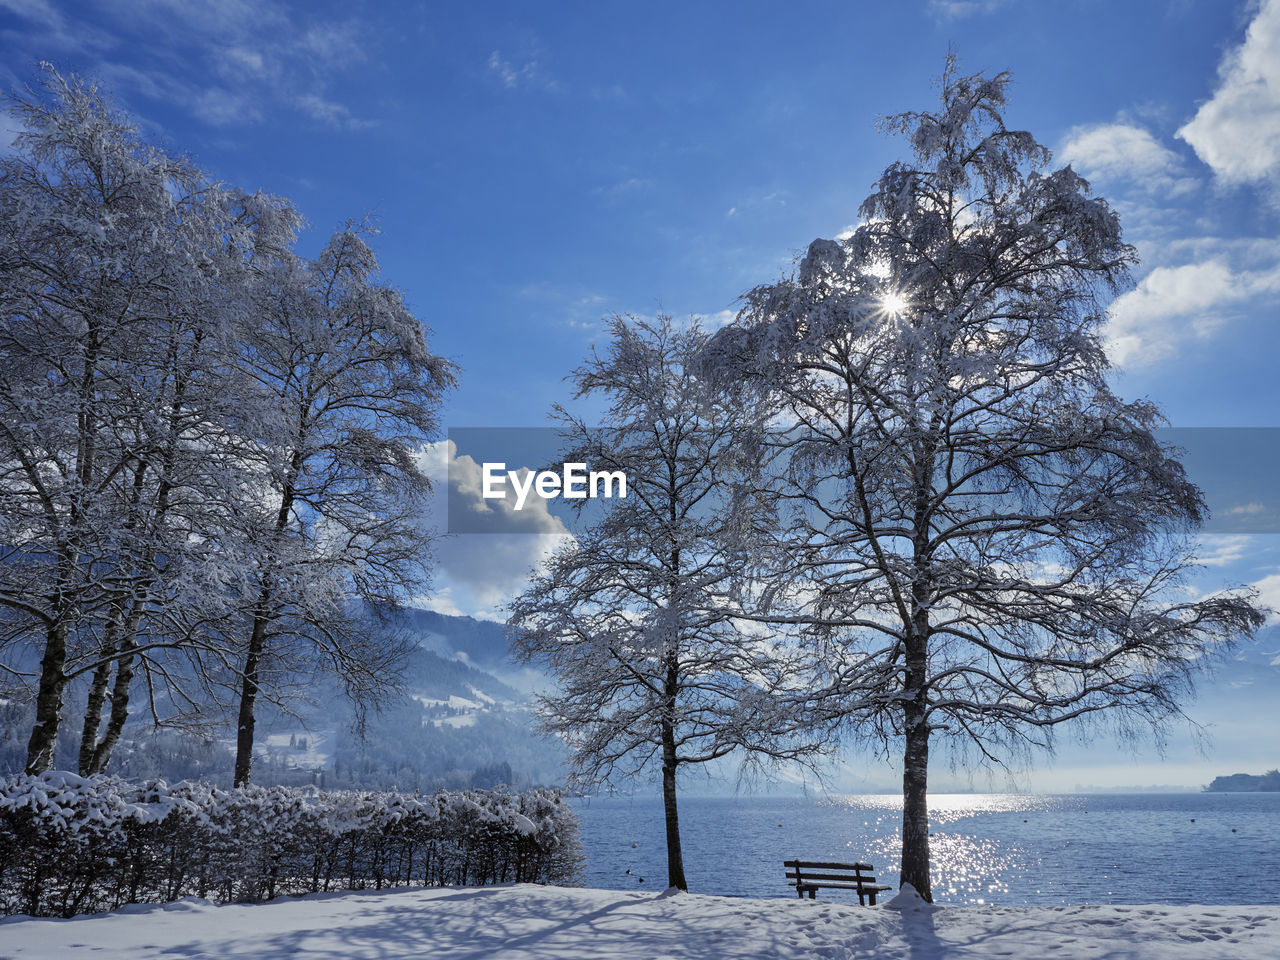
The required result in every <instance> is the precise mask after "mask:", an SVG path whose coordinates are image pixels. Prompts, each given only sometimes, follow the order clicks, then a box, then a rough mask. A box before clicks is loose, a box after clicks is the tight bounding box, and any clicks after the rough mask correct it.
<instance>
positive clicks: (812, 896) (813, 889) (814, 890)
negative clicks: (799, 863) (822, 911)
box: [809, 887, 818, 900]
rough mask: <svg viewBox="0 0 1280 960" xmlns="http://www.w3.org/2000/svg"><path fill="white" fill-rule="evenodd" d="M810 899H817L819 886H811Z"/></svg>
mask: <svg viewBox="0 0 1280 960" xmlns="http://www.w3.org/2000/svg"><path fill="white" fill-rule="evenodd" d="M809 899H810V900H817V899H818V888H817V887H810V888H809Z"/></svg>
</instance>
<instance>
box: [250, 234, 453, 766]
mask: <svg viewBox="0 0 1280 960" xmlns="http://www.w3.org/2000/svg"><path fill="white" fill-rule="evenodd" d="M366 232H367V231H364V230H362V229H361V228H359V227H356V226H350V225H349V226H348V227H347V228H346V229H343V230H340V231H338V232H337V233H335V234H334V235H333V237H332V238H331V239H330V241H329V243H328V245H327V246H326V247H325V248H324V250H323V251H322V252H321V254H320V256H319V257H318V258H317V259H316V260H315V261H305V260H300V259H296V258H287V257H286V258H281V259H280V260H279V261H278V262H277V263H276V264H275V265H274V266H273V268H272V269H271V270H269V271H267V272H265V273H264V275H263V276H262V278H261V280H260V282H259V284H258V286H257V287H256V291H255V313H254V315H253V318H252V322H250V323H247V324H246V325H245V326H244V329H243V331H242V338H243V339H242V341H241V344H240V354H241V356H240V359H239V363H240V367H241V369H242V370H244V371H245V372H247V374H248V375H249V376H250V377H251V379H252V380H253V382H254V384H255V387H256V397H255V398H254V399H253V401H252V404H251V406H250V407H248V408H247V409H246V415H245V419H244V423H243V425H242V426H241V428H240V429H239V431H238V434H239V436H241V437H243V438H246V439H249V440H250V441H251V442H249V443H246V444H245V445H244V446H243V448H242V449H241V456H242V457H243V458H244V461H245V465H246V471H247V476H248V480H247V487H248V491H249V496H248V498H247V500H246V504H245V510H244V516H243V518H242V525H241V526H240V528H239V532H238V536H240V537H242V538H243V539H244V541H245V542H246V543H247V544H248V553H249V556H250V557H251V558H252V562H251V567H250V568H251V571H252V572H251V575H250V576H249V578H248V580H247V600H246V608H247V611H248V613H247V624H246V626H245V628H244V629H245V635H246V636H245V642H244V645H243V649H242V653H241V656H242V660H241V669H240V672H239V675H238V677H237V683H238V685H239V714H238V721H237V744H236V768H235V783H236V784H237V785H243V784H245V783H247V782H248V780H249V775H250V768H251V765H252V762H253V738H254V710H255V704H256V702H257V698H258V695H259V692H260V691H261V689H262V684H263V679H264V671H266V670H269V669H272V664H273V660H274V662H275V663H276V664H279V663H281V662H284V661H282V658H285V657H286V656H288V655H290V654H299V653H300V654H301V655H302V656H304V657H306V658H309V659H312V660H315V659H318V660H319V661H320V662H321V663H323V664H327V665H328V666H329V667H331V668H332V669H334V670H335V671H336V672H337V674H338V675H339V676H340V677H341V678H342V679H343V681H344V682H345V683H346V685H347V688H348V690H349V692H350V693H351V694H352V695H353V697H354V698H355V699H357V700H362V699H368V698H371V697H376V696H377V694H378V692H379V688H381V687H383V686H385V685H386V684H387V683H388V682H389V680H390V679H391V677H392V675H393V673H394V671H393V669H392V667H393V665H394V663H395V661H396V659H397V657H398V656H399V650H398V647H397V644H396V643H395V642H392V643H390V644H388V643H386V642H385V641H386V638H387V636H389V635H388V634H386V633H384V632H382V631H377V630H370V629H369V628H368V623H367V622H366V621H365V620H364V618H363V617H362V616H361V615H360V614H358V613H356V612H355V611H356V608H357V605H358V604H360V603H363V604H365V605H366V607H364V609H374V608H383V607H385V606H386V605H389V604H393V603H394V602H395V601H396V600H398V599H400V598H403V596H404V595H405V594H406V593H409V592H418V591H419V590H420V589H421V587H422V585H423V583H424V580H425V573H426V568H425V564H426V562H427V560H428V557H429V554H428V541H427V539H426V535H425V533H424V530H423V526H422V522H421V520H422V518H421V502H422V497H423V496H424V495H425V494H426V493H427V492H428V490H429V484H428V481H427V478H426V476H425V475H424V474H423V473H422V471H421V470H420V468H419V466H418V463H417V460H416V458H415V452H416V450H417V449H418V447H419V446H420V445H421V444H423V443H425V442H427V441H428V440H430V439H432V437H433V436H434V434H435V432H436V429H437V423H436V412H437V410H438V408H439V405H440V402H441V399H442V397H443V394H444V392H445V391H446V390H447V389H448V388H449V387H451V386H452V384H453V382H454V368H453V365H452V364H450V363H449V362H447V361H445V360H443V359H441V358H440V357H437V356H435V355H434V354H432V353H431V352H430V351H429V350H428V348H427V339H426V331H425V328H424V327H423V324H422V323H421V321H420V320H418V318H417V317H415V316H414V315H413V314H412V313H411V312H410V311H409V309H408V308H407V307H406V306H405V304H404V301H403V298H402V297H401V296H400V294H399V293H398V292H397V291H396V290H394V289H393V288H391V287H389V286H386V285H385V284H383V283H380V282H379V279H378V275H377V273H378V264H377V260H376V259H375V257H374V254H373V251H372V250H371V249H370V248H369V246H368V244H367V243H366V242H365V239H364V233H366ZM295 662H296V661H295Z"/></svg>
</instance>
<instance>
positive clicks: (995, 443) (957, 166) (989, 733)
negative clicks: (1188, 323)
mask: <svg viewBox="0 0 1280 960" xmlns="http://www.w3.org/2000/svg"><path fill="white" fill-rule="evenodd" d="M1007 82H1008V75H1007V74H1000V75H998V76H996V77H993V78H990V79H988V78H985V77H983V76H981V75H976V76H967V77H962V76H958V75H957V74H956V71H955V65H954V61H952V60H949V61H948V64H947V69H946V71H945V73H944V76H943V78H942V95H941V107H940V109H939V110H938V112H936V113H928V112H925V113H908V114H903V115H900V116H895V117H891V118H889V119H888V120H886V121H885V126H887V127H888V128H889V129H890V130H893V131H897V132H901V133H903V134H905V135H906V136H907V137H908V138H909V140H910V143H911V146H912V149H913V152H914V159H913V160H912V161H910V162H900V163H895V164H893V165H892V166H890V167H889V168H888V169H887V170H886V171H885V173H884V175H883V176H882V177H881V178H880V180H879V182H878V183H877V185H876V187H875V190H874V192H873V193H872V194H871V196H870V197H869V198H868V199H867V201H866V202H865V204H864V205H863V207H862V210H861V215H862V217H863V221H862V223H861V225H860V226H859V227H858V228H857V230H856V231H855V232H854V233H853V235H852V236H851V237H849V238H848V239H846V240H843V241H839V242H836V241H829V240H818V241H815V242H814V243H813V244H812V245H811V246H810V247H809V250H808V253H807V255H806V256H805V257H804V258H803V260H802V261H801V262H800V264H799V269H798V271H797V272H796V274H795V275H794V276H793V277H791V278H789V279H786V280H783V281H782V282H779V283H776V284H773V285H770V286H765V287H760V288H758V289H756V290H753V291H752V292H751V293H750V294H748V295H747V298H746V303H747V305H746V307H745V309H744V310H743V311H742V313H741V314H740V315H739V317H738V319H737V322H736V323H735V324H734V325H732V326H731V327H729V328H727V329H725V330H724V331H722V332H721V333H720V334H719V335H718V336H717V337H716V338H715V341H714V343H713V344H712V346H711V349H710V350H709V351H708V355H707V356H708V359H707V363H708V364H709V365H710V367H712V368H713V369H715V370H717V371H718V372H719V373H720V374H721V375H722V376H725V377H726V378H728V377H730V375H735V376H739V377H745V378H747V382H748V385H749V387H750V388H752V389H754V390H755V391H756V395H757V396H759V397H763V398H768V399H769V400H770V401H771V402H772V403H773V404H774V407H773V409H774V410H775V411H776V412H777V413H778V415H779V420H778V422H780V423H782V424H783V425H784V426H783V428H781V429H780V430H779V433H778V435H777V436H776V437H775V443H776V444H777V445H778V449H779V450H781V451H782V452H784V453H785V454H786V456H787V457H788V466H787V470H786V472H785V474H784V481H783V483H782V484H781V488H780V489H781V492H782V494H783V495H784V497H785V498H786V500H787V501H789V503H790V504H791V506H792V510H791V511H790V520H791V532H790V536H789V541H790V554H791V556H790V560H789V562H788V565H787V566H786V567H785V568H784V569H783V570H782V571H781V574H780V581H781V583H780V586H779V588H778V591H777V595H776V597H777V606H776V607H775V611H774V612H775V617H776V618H778V619H789V620H790V621H791V622H796V623H800V624H803V625H805V626H807V627H808V629H809V630H810V632H811V633H812V634H813V636H814V637H815V638H817V639H820V640H821V641H822V642H823V643H824V644H825V646H824V651H825V656H826V667H827V673H828V681H829V685H828V688H827V689H828V692H829V693H830V694H831V695H832V696H833V697H834V698H836V699H835V700H834V701H833V702H834V704H835V706H834V707H833V710H834V711H835V712H836V713H839V714H843V715H844V716H845V717H846V718H847V720H848V721H849V723H850V724H852V725H853V726H854V728H855V729H856V730H859V731H863V732H867V733H871V734H873V735H874V736H876V737H878V738H879V742H880V743H881V744H882V745H883V747H884V749H885V750H886V751H888V749H889V747H890V745H891V744H893V743H897V744H900V747H901V750H902V754H901V756H902V764H903V797H904V805H903V823H902V842H903V847H902V882H903V883H904V884H905V883H909V884H911V885H912V886H914V887H915V888H916V890H917V891H918V892H919V893H920V894H921V895H922V896H923V897H925V898H926V899H930V898H931V890H930V882H929V823H928V806H927V797H926V792H927V783H928V770H929V750H930V745H931V743H933V742H934V741H935V740H937V739H944V740H945V741H947V742H948V743H950V744H951V745H953V746H956V747H960V746H962V745H964V744H967V745H968V746H969V748H972V749H975V750H976V751H977V752H978V753H979V754H980V755H981V756H982V757H983V758H985V759H986V760H987V761H991V762H997V761H999V760H1000V758H1001V756H1002V755H1004V754H1005V751H1007V750H1008V749H1010V748H1017V747H1019V746H1021V747H1046V746H1050V745H1051V743H1052V737H1051V733H1052V730H1053V728H1054V727H1055V726H1056V725H1058V724H1061V723H1064V722H1067V721H1074V720H1081V719H1084V718H1087V717H1090V716H1092V715H1095V714H1099V713H1100V712H1102V711H1105V714H1104V715H1103V716H1105V717H1107V718H1110V719H1113V720H1115V721H1116V722H1117V723H1120V724H1122V725H1123V724H1125V723H1133V722H1135V721H1136V729H1139V730H1141V729H1144V728H1146V727H1147V722H1148V721H1149V722H1150V723H1151V724H1152V725H1158V724H1160V723H1161V722H1162V721H1166V720H1168V719H1169V718H1172V717H1176V716H1178V715H1179V712H1180V711H1179V700H1180V697H1181V696H1182V695H1183V694H1185V693H1187V692H1188V691H1189V690H1190V688H1191V683H1192V680H1193V678H1194V674H1195V672H1196V670H1197V668H1198V667H1199V666H1200V665H1201V664H1203V663H1204V662H1205V660H1206V659H1207V658H1206V654H1210V653H1212V652H1213V651H1214V650H1215V649H1216V648H1217V647H1218V646H1219V645H1221V644H1224V643H1228V642H1230V641H1231V640H1232V639H1233V638H1235V637H1238V636H1242V635H1247V634H1249V633H1251V632H1252V631H1253V630H1255V629H1257V628H1258V627H1259V626H1260V625H1261V624H1262V615H1261V614H1260V613H1259V611H1258V609H1257V608H1256V607H1255V606H1254V603H1253V599H1254V598H1253V597H1251V596H1249V595H1247V594H1245V593H1241V592H1236V593H1223V594H1218V595H1214V596H1210V597H1205V598H1201V599H1192V598H1191V596H1190V595H1189V594H1188V593H1187V592H1185V591H1184V590H1183V589H1181V587H1182V584H1183V577H1184V574H1185V572H1186V571H1187V570H1188V569H1190V568H1191V566H1192V565H1193V562H1194V554H1193V549H1194V539H1193V537H1192V536H1191V534H1193V533H1194V531H1195V529H1196V528H1197V526H1198V525H1199V523H1200V521H1201V518H1202V516H1203V513H1204V504H1203V501H1202V498H1201V494H1200V491H1199V490H1198V489H1197V488H1196V487H1195V486H1194V485H1193V484H1192V483H1191V482H1190V481H1189V480H1188V479H1187V477H1186V476H1185V474H1184V472H1183V469H1182V467H1181V466H1180V465H1179V463H1178V461H1177V459H1176V458H1175V451H1172V450H1170V449H1168V448H1166V447H1163V446H1162V445H1161V444H1160V443H1159V442H1158V441H1157V440H1156V439H1155V438H1154V436H1153V433H1152V431H1153V429H1154V428H1155V427H1156V426H1157V425H1158V424H1159V423H1160V422H1161V420H1160V415H1159V411H1158V410H1157V408H1156V407H1155V406H1153V405H1152V404H1151V403H1148V402H1143V401H1139V402H1132V403H1130V402H1125V401H1122V400H1121V399H1120V398H1118V397H1117V396H1116V395H1115V394H1114V393H1113V392H1112V390H1111V388H1110V387H1109V386H1108V384H1107V381H1106V374H1107V369H1108V363H1107V358H1106V356H1105V354H1104V352H1103V348H1102V345H1101V342H1100V327H1101V325H1102V323H1103V322H1104V320H1105V317H1106V313H1105V308H1104V303H1105V298H1106V296H1107V295H1108V294H1110V293H1113V292H1114V291H1115V290H1116V289H1118V287H1119V286H1120V285H1122V284H1124V283H1125V282H1126V280H1127V270H1128V268H1129V267H1130V266H1131V265H1132V264H1133V263H1134V262H1135V256H1134V252H1133V250H1132V248H1131V247H1129V246H1127V245H1126V244H1125V243H1123V242H1122V240H1121V232H1120V224H1119V221H1118V219H1117V217H1116V215H1115V213H1114V212H1113V211H1112V210H1111V209H1110V207H1109V206H1108V205H1107V204H1106V202H1105V201H1103V200H1101V199H1098V198H1095V197H1092V196H1090V192H1089V187H1088V184H1087V183H1086V182H1085V181H1083V180H1082V179H1081V178H1080V177H1079V176H1078V175H1076V174H1075V173H1074V172H1073V171H1072V170H1071V169H1070V167H1067V168H1064V169H1058V170H1052V171H1050V170H1049V168H1048V164H1049V161H1050V156H1049V152H1048V151H1047V150H1046V149H1045V148H1044V147H1042V146H1041V145H1039V144H1038V143H1037V142H1036V141H1035V140H1034V138H1033V137H1032V136H1031V135H1030V134H1029V133H1026V132H1023V131H1015V130H1010V129H1007V128H1006V127H1005V124H1004V121H1003V117H1002V109H1003V106H1004V101H1005V87H1006V84H1007Z"/></svg>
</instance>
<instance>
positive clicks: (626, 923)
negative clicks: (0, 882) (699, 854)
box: [0, 884, 1280, 960]
mask: <svg viewBox="0 0 1280 960" xmlns="http://www.w3.org/2000/svg"><path fill="white" fill-rule="evenodd" d="M1277 944H1280V907H1276V906H1269V907H1246V906H1232V907H1173V906H1117V907H1105V906H1078V907H970V906H964V907H940V908H938V907H929V906H927V905H926V904H923V903H922V902H921V901H920V900H919V899H918V898H914V897H913V896H911V897H909V896H905V895H901V894H900V895H899V896H897V897H895V898H893V899H892V900H890V901H889V902H888V903H885V904H881V905H880V906H877V907H859V906H849V905H846V904H836V903H833V902H830V901H826V902H824V901H822V900H818V901H808V900H796V899H778V900H744V899H732V898H728V897H708V896H699V895H696V894H694V895H690V894H675V895H673V894H669V893H664V892H660V891H655V892H653V893H645V894H638V893H618V892H614V891H605V890H577V889H566V888H561V887H539V886H532V885H529V884H520V885H516V886H509V887H479V888H447V887H446V888H439V887H434V888H430V889H405V888H401V889H398V890H390V891H385V892H381V893H374V892H365V893H341V894H336V893H335V894H315V895H312V896H308V897H304V898H302V899H297V900H277V901H273V902H272V903H266V904H258V905H255V906H240V905H228V906H214V905H212V904H209V903H206V902H204V901H200V900H185V901H180V902H178V903H173V904H166V905H164V906H147V907H139V908H136V909H133V910H129V909H127V908H126V910H122V911H119V912H117V913H114V914H106V915H99V916H94V917H80V918H76V919H74V920H31V919H17V918H10V919H9V920H6V921H3V922H0V956H2V957H5V958H15V960H16V958H37V957H38V958H51V960H52V958H62V957H90V956H92V957H95V958H101V960H153V958H154V960H160V958H164V960H173V958H174V957H200V958H202V960H221V958H232V957H236V958H241V957H252V958H255V960H288V958H294V957H298V958H314V960H340V958H341V960H360V958H375V957H376V958H380V960H399V958H406V960H407V958H415V960H417V958H420V957H431V958H432V960H667V958H670V960H674V958H680V960H757V958H758V960H764V958H769V960H774V958H795V957H804V958H822V960H849V958H855V957H867V958H875V960H939V958H947V960H959V958H965V960H977V958H992V957H1004V958H1012V960H1042V958H1044V957H1046V956H1049V957H1062V958H1071V960H1075V958H1080V960H1119V958H1124V960H1146V958H1150V960H1191V958H1195V960H1236V958H1239V960H1255V958H1256V960H1262V958H1273V957H1275V956H1276V949H1277Z"/></svg>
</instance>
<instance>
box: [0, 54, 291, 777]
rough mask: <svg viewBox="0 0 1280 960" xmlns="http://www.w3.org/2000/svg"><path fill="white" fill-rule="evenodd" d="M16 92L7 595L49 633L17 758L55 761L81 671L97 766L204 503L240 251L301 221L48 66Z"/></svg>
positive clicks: (7, 308)
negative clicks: (140, 130)
mask: <svg viewBox="0 0 1280 960" xmlns="http://www.w3.org/2000/svg"><path fill="white" fill-rule="evenodd" d="M10 106H11V108H12V111H13V113H14V114H15V116H16V117H17V118H18V119H19V121H20V122H21V125H22V130H23V132H22V134H21V135H20V137H19V140H18V146H19V149H18V151H17V153H16V154H15V155H14V156H10V157H6V158H4V160H3V161H0V210H2V215H0V221H2V223H3V226H2V227H0V276H2V277H3V284H2V286H0V311H2V312H0V317H2V320H3V324H2V326H0V491H2V494H0V497H2V499H0V544H2V545H3V546H2V547H0V549H2V550H3V554H4V555H3V557H0V605H2V606H3V607H5V608H6V611H7V614H8V616H7V617H6V626H7V627H8V628H9V630H8V631H7V639H10V640H14V639H18V640H22V641H26V640H27V639H29V638H31V637H33V636H35V635H36V634H39V635H41V636H42V643H41V646H42V648H43V653H42V657H41V663H40V669H39V680H38V690H37V692H36V697H35V699H36V719H35V724H34V727H33V731H32V735H31V739H30V744H29V748H28V761H27V766H28V769H29V770H30V771H33V772H34V771H39V770H43V769H46V768H47V767H48V766H49V765H50V763H51V762H52V759H53V749H54V744H55V742H56V739H57V735H58V728H59V723H60V718H61V711H62V707H63V702H64V693H65V690H66V688H67V685H68V683H70V682H71V681H72V680H73V679H75V678H76V677H77V676H79V675H82V674H85V673H88V674H91V675H92V681H91V685H90V693H89V699H88V704H87V710H86V716H85V728H84V731H83V734H82V750H81V768H82V770H83V771H84V772H90V771H92V770H96V769H101V768H102V766H103V765H104V764H105V763H106V760H107V758H108V757H109V756H110V751H111V747H112V746H113V744H114V742H115V740H116V739H117V738H118V736H119V728H120V726H121V725H122V724H123V722H124V719H125V718H126V717H127V715H128V690H129V687H130V684H131V681H132V676H133V669H134V665H135V662H136V660H137V658H138V657H139V656H143V657H145V656H147V655H148V654H147V649H156V648H158V647H159V646H168V644H157V645H153V646H151V647H150V648H148V647H139V644H138V643H137V637H138V634H139V631H140V630H141V629H142V624H143V622H144V620H145V618H146V617H147V615H148V614H149V612H151V611H154V604H153V602H152V601H153V599H154V596H155V592H156V588H157V583H158V580H159V578H160V574H161V572H162V568H163V571H164V573H165V575H166V576H170V577H172V576H174V575H176V573H177V572H178V571H179V570H180V569H182V568H183V566H184V554H185V553H186V548H187V547H188V546H189V545H191V544H192V543H193V535H194V534H198V533H199V532H201V525H200V523H199V521H198V519H197V515H198V513H199V512H200V510H202V509H203V506H202V505H203V504H207V503H208V502H210V499H211V490H210V489H209V488H210V486H211V485H212V484H213V482H214V480H213V474H212V473H211V472H210V471H211V468H212V466H213V465H214V464H215V463H216V462H217V457H216V456H215V455H213V454H211V452H210V451H209V449H208V437H207V434H208V433H209V432H210V430H211V429H213V426H214V425H215V424H216V423H217V420H218V416H217V408H218V402H217V401H216V398H218V397H219V396H220V395H222V394H225V392H226V391H225V384H219V386H221V387H222V388H223V389H222V390H219V389H216V388H214V387H213V385H212V381H213V380H214V379H216V378H217V376H218V375H219V374H220V373H221V372H222V370H223V369H224V368H225V363H224V362H223V361H224V360H225V357H226V351H225V349H224V344H225V340H226V337H225V334H226V328H227V323H228V318H229V317H230V316H232V315H233V314H234V312H235V311H234V306H235V304H234V296H235V293H236V290H237V286H238V284H239V283H240V282H241V280H242V277H243V274H244V267H245V264H246V261H247V258H249V257H250V256H251V254H252V248H253V245H254V244H255V243H256V242H258V240H259V239H261V238H262V237H265V236H270V237H272V238H273V241H281V240H284V239H291V237H292V229H293V226H294V224H295V223H296V216H295V215H294V214H293V212H292V210H291V208H289V207H288V206H287V204H283V203H280V202H279V201H276V200H275V199H274V198H269V197H244V196H241V195H239V194H236V193H235V192H234V191H230V190H227V189H225V188H223V187H220V186H218V185H216V184H212V183H210V182H209V181H208V180H207V179H206V178H205V177H204V176H203V174H202V173H201V172H200V171H199V170H198V169H197V168H196V167H195V166H194V165H193V164H191V163H190V162H189V161H188V160H186V159H183V158H175V157H172V156H169V155H168V154H166V153H165V152H164V151H162V150H159V149H156V148H154V147H151V146H149V145H147V144H145V143H144V142H143V141H142V140H141V139H140V138H139V136H138V134H137V130H136V128H135V127H134V126H133V125H132V124H131V122H130V121H129V120H128V118H126V117H123V116H120V115H118V114H116V113H114V112H112V111H111V109H110V108H109V106H108V105H107V104H106V103H105V102H104V100H103V99H102V97H101V96H100V95H99V94H98V92H97V91H96V90H95V89H94V88H92V87H91V86H88V85H86V84H85V83H83V82H82V81H80V80H78V79H76V78H71V79H70V80H67V79H64V78H63V77H62V76H60V75H59V74H58V73H57V72H56V71H55V70H53V69H52V68H46V70H45V75H44V79H43V88H42V89H41V90H40V91H39V92H32V91H28V92H27V93H26V94H25V95H19V96H16V97H14V98H12V100H11V101H10ZM220 358H221V359H220ZM179 518H181V519H180V520H179ZM113 665H114V666H115V682H114V684H113V686H112V690H111V692H110V694H108V684H109V683H110V677H111V671H112V668H113ZM108 699H110V700H111V704H112V707H111V716H110V719H109V722H108V727H107V730H106V732H105V735H104V737H103V738H102V739H99V738H98V732H99V725H100V722H101V714H102V709H103V707H104V705H105V703H106V702H107V700H108Z"/></svg>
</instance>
